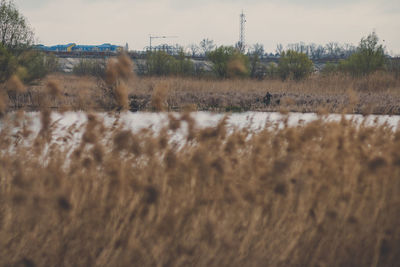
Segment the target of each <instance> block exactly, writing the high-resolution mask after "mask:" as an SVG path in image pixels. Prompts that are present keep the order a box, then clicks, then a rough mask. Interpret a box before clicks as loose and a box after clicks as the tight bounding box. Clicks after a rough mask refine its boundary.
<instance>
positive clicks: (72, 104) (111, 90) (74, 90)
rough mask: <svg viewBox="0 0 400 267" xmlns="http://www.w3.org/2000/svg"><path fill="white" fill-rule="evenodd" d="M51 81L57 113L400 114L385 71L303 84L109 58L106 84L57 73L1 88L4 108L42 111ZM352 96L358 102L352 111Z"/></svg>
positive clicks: (395, 88) (395, 84) (399, 85)
mask: <svg viewBox="0 0 400 267" xmlns="http://www.w3.org/2000/svg"><path fill="white" fill-rule="evenodd" d="M49 81H50V82H56V83H58V84H60V92H61V96H62V98H58V101H52V102H50V103H48V104H50V107H51V108H53V109H73V110H85V111H110V110H115V109H130V110H132V111H138V110H139V111H152V110H160V109H162V110H179V111H181V110H185V109H186V108H187V107H191V109H195V110H207V111H218V112H220V111H223V112H225V111H249V110H250V111H281V110H287V111H292V112H317V111H318V110H320V109H325V110H327V111H328V112H333V113H341V112H348V113H360V114H369V113H374V114H400V105H399V103H400V80H399V78H396V77H395V76H394V75H391V74H388V73H384V72H378V73H374V74H371V75H369V76H366V77H358V78H354V77H350V76H346V75H343V74H336V75H335V74H333V75H328V76H325V75H316V76H313V77H310V78H309V79H307V80H304V81H300V82H296V81H281V80H264V81H256V80H248V79H243V80H240V79H239V80H206V79H193V78H174V77H168V78H165V77H161V78H157V77H151V78H139V77H135V76H134V75H133V73H132V62H130V61H129V60H128V59H127V58H125V59H124V58H121V59H119V60H111V61H110V62H109V64H108V68H107V77H106V79H105V80H101V79H99V78H93V77H77V76H73V75H62V74H56V75H51V76H49V77H47V78H45V79H44V80H43V81H42V82H40V83H39V84H38V85H34V86H28V88H27V90H26V91H25V92H24V91H19V90H14V89H13V88H15V86H14V85H13V86H10V85H9V84H5V85H2V87H3V89H2V90H0V91H3V94H5V92H7V94H6V95H7V96H8V98H6V99H5V100H6V103H4V104H3V106H4V105H7V106H8V108H7V109H6V110H18V109H25V110H40V109H41V108H42V107H43V106H44V105H45V103H46V101H44V99H46V98H49V97H50V96H48V95H47V89H46V88H47V85H48V83H49ZM160 88H164V89H162V90H161V89H160ZM267 93H270V94H271V95H272V99H271V101H270V102H269V103H266V101H264V97H265V96H266V94H267ZM354 95H355V96H356V98H357V99H358V101H357V103H355V104H354V105H352V108H351V109H349V108H348V107H349V104H351V103H350V102H352V101H353V99H354V97H353V96H354ZM160 97H161V98H160ZM47 102H48V101H47ZM160 105H161V106H160ZM0 107H1V105H0Z"/></svg>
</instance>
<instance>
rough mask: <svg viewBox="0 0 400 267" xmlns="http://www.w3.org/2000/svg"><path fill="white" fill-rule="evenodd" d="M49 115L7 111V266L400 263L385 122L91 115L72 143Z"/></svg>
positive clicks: (395, 139)
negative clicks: (244, 125)
mask: <svg viewBox="0 0 400 267" xmlns="http://www.w3.org/2000/svg"><path fill="white" fill-rule="evenodd" d="M8 119H10V120H8ZM46 119H48V113H45V114H43V115H42V121H43V125H42V131H41V133H40V135H38V136H37V137H35V136H32V135H30V134H29V131H28V132H27V131H26V129H25V128H24V127H25V126H24V125H26V124H27V121H26V118H25V117H24V116H23V115H21V116H20V117H19V119H18V121H17V122H19V123H17V124H19V125H20V126H15V121H13V120H15V119H13V116H12V115H9V116H6V117H5V118H3V119H2V128H1V132H0V151H1V153H0V266H396V265H397V264H398V262H400V228H399V227H398V224H399V221H400V153H399V151H400V146H399V144H400V142H399V141H400V132H399V131H393V130H392V129H390V128H388V127H387V126H385V125H384V126H374V127H367V126H364V125H361V126H355V125H354V124H353V123H352V122H351V121H346V120H342V121H340V122H323V121H322V120H319V121H315V122H312V123H309V124H307V125H305V126H299V127H288V126H286V127H284V128H283V129H274V128H270V129H269V130H263V131H261V132H259V133H252V134H250V133H249V132H248V130H246V129H243V130H235V131H233V133H231V134H227V131H226V127H225V123H224V121H222V122H221V123H220V124H219V125H218V126H216V127H211V128H206V129H198V128H197V127H196V125H195V124H194V122H193V119H191V117H190V116H189V115H188V114H181V115H179V117H174V116H172V115H171V116H170V124H169V125H168V126H167V128H166V129H164V130H161V134H159V135H157V134H154V133H153V132H152V131H149V130H143V131H141V132H140V133H137V134H134V133H132V132H130V131H127V130H125V129H124V127H123V125H122V124H120V123H116V124H114V125H113V126H112V127H111V128H108V129H107V128H106V127H105V126H104V125H103V124H102V122H101V118H99V117H97V116H96V115H93V114H92V115H88V123H87V125H86V128H85V130H84V134H83V136H82V139H81V140H80V142H79V145H78V146H77V147H74V148H72V147H71V144H70V141H69V140H70V138H71V136H72V135H73V134H74V131H76V129H75V130H73V128H71V129H70V130H65V134H64V136H54V135H53V134H52V129H53V127H54V125H52V123H50V122H48V121H46ZM22 122H25V123H22ZM182 123H187V124H188V129H189V133H188V136H187V141H185V143H184V144H183V147H180V146H178V145H177V144H176V143H174V142H173V141H172V140H171V137H172V136H173V135H174V133H175V131H176V130H177V129H178V128H179V126H180V125H181V124H182ZM7 126H9V127H7ZM11 130H13V131H11ZM44 136H47V137H49V138H47V137H46V138H44ZM24 140H31V141H29V142H28V143H25V144H24V142H23V141H24ZM52 140H53V141H52ZM55 140H57V141H58V143H54V141H55ZM31 144H33V145H31ZM71 150H72V154H69V151H71Z"/></svg>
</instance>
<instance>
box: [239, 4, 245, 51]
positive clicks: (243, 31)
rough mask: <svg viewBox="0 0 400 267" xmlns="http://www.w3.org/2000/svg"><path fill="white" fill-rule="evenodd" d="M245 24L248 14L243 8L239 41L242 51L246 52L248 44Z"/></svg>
mask: <svg viewBox="0 0 400 267" xmlns="http://www.w3.org/2000/svg"><path fill="white" fill-rule="evenodd" d="M245 24H246V15H245V14H244V12H243V10H242V13H241V14H240V35H239V43H238V48H239V49H240V51H241V52H244V49H245V46H246V40H245V38H246V36H245Z"/></svg>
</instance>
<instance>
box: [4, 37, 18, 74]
mask: <svg viewBox="0 0 400 267" xmlns="http://www.w3.org/2000/svg"><path fill="white" fill-rule="evenodd" d="M16 70H17V60H16V59H15V57H14V55H12V54H11V53H10V52H9V51H8V50H7V49H6V48H5V47H4V46H3V45H2V44H0V82H5V81H6V80H8V79H9V78H10V77H11V75H12V74H13V73H14V72H15V71H16Z"/></svg>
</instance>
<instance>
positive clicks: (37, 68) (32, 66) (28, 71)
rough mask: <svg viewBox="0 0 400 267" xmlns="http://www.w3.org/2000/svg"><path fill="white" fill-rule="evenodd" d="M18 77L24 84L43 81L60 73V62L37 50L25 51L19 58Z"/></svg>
mask: <svg viewBox="0 0 400 267" xmlns="http://www.w3.org/2000/svg"><path fill="white" fill-rule="evenodd" d="M18 65H19V68H18V71H17V75H18V76H19V78H20V79H21V80H22V81H24V82H31V81H33V80H36V79H41V78H43V77H45V76H46V75H47V74H49V73H51V72H56V71H59V64H58V60H57V58H56V57H55V56H53V55H45V54H44V53H42V52H39V51H35V50H25V51H24V52H22V53H21V54H20V55H19V56H18Z"/></svg>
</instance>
